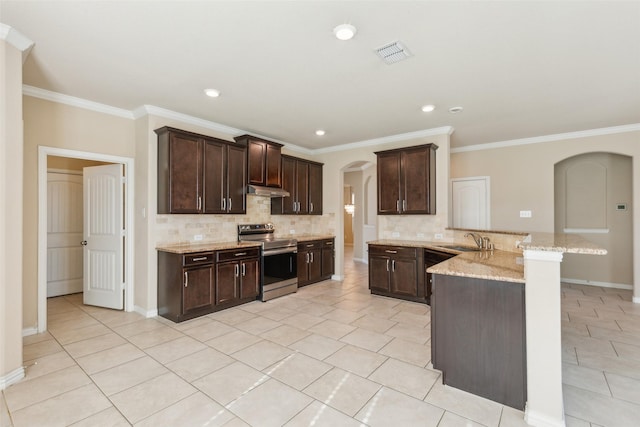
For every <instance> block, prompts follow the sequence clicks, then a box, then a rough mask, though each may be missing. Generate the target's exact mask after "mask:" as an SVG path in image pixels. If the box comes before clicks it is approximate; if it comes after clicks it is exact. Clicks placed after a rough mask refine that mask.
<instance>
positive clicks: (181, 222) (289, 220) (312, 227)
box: [155, 196, 335, 245]
mask: <svg viewBox="0 0 640 427" xmlns="http://www.w3.org/2000/svg"><path fill="white" fill-rule="evenodd" d="M264 222H271V223H273V224H274V225H275V228H276V234H278V235H288V234H290V233H291V232H292V231H293V234H298V235H300V234H335V215H334V214H324V215H320V216H316V215H301V216H296V215H273V216H272V215H271V199H270V198H268V197H258V196H247V214H246V215H157V216H156V229H155V232H156V234H155V235H156V245H166V244H181V243H189V242H194V236H196V235H200V236H202V241H203V242H233V241H235V240H237V238H238V224H255V223H264Z"/></svg>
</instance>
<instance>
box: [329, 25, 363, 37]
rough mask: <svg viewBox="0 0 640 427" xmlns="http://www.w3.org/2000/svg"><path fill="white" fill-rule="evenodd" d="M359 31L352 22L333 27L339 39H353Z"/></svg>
mask: <svg viewBox="0 0 640 427" xmlns="http://www.w3.org/2000/svg"><path fill="white" fill-rule="evenodd" d="M357 31H358V30H356V27H354V26H353V25H351V24H341V25H338V26H337V27H335V28H334V29H333V34H334V35H335V36H336V38H337V39H338V40H351V39H352V38H353V36H355V35H356V32H357Z"/></svg>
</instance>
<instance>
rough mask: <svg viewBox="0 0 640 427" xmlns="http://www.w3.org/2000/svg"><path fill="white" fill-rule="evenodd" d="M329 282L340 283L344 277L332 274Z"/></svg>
mask: <svg viewBox="0 0 640 427" xmlns="http://www.w3.org/2000/svg"><path fill="white" fill-rule="evenodd" d="M331 280H337V281H338V282H342V281H343V280H344V276H339V275H337V274H334V275H333V276H331Z"/></svg>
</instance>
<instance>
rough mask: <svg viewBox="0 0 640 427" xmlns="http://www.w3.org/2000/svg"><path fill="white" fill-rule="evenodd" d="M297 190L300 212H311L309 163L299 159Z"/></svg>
mask: <svg viewBox="0 0 640 427" xmlns="http://www.w3.org/2000/svg"><path fill="white" fill-rule="evenodd" d="M296 192H297V196H298V197H297V199H298V200H297V201H298V211H297V213H298V214H303V215H305V214H308V213H309V163H307V162H304V161H300V160H298V161H297V165H296Z"/></svg>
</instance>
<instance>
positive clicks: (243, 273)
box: [242, 263, 247, 277]
mask: <svg viewBox="0 0 640 427" xmlns="http://www.w3.org/2000/svg"><path fill="white" fill-rule="evenodd" d="M246 275H247V264H245V263H242V276H243V277H244V276H246Z"/></svg>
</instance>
